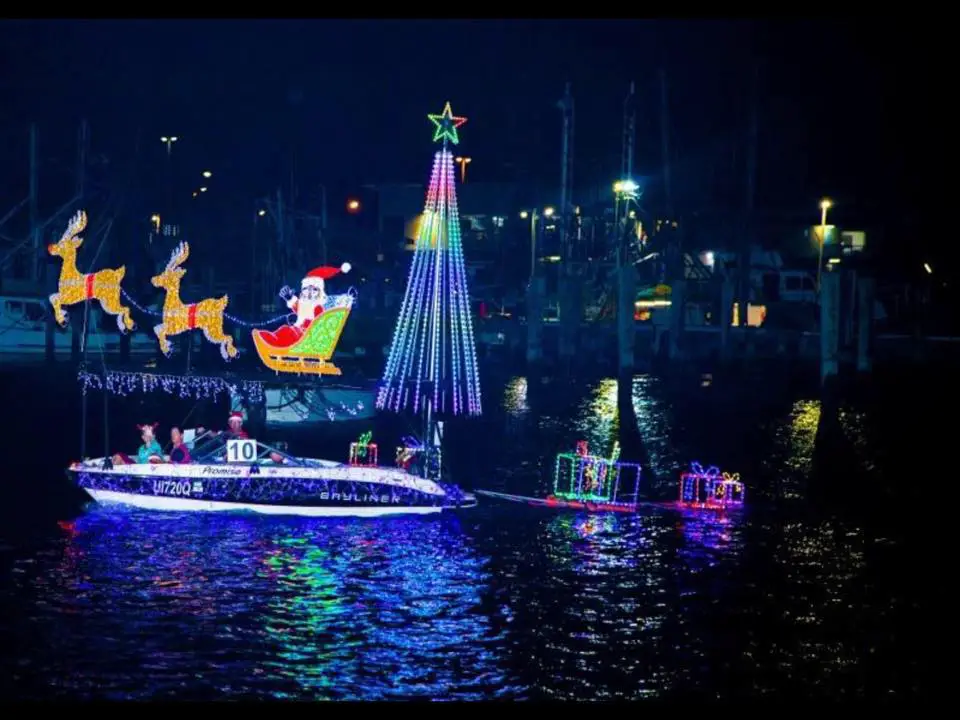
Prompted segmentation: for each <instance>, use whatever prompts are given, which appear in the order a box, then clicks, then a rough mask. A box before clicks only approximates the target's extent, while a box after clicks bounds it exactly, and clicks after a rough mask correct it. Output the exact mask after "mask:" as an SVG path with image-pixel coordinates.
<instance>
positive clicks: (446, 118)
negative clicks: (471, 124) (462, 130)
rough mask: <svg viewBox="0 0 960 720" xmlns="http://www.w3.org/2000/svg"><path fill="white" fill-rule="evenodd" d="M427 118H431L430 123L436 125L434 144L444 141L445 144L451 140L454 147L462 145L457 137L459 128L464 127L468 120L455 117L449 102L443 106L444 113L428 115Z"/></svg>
mask: <svg viewBox="0 0 960 720" xmlns="http://www.w3.org/2000/svg"><path fill="white" fill-rule="evenodd" d="M427 117H428V118H430V122H432V123H433V124H434V131H433V141H434V142H438V141H443V142H444V143H445V142H446V141H447V140H449V141H450V142H452V143H453V144H454V145H457V144H459V143H460V138H459V137H458V136H457V128H458V127H460V126H461V125H463V124H464V123H465V122H466V121H467V119H466V118H465V117H457V116H456V115H454V114H453V111H452V110H451V109H450V103H449V102H448V103H447V104H446V105H444V106H443V112H442V113H440V114H439V115H427Z"/></svg>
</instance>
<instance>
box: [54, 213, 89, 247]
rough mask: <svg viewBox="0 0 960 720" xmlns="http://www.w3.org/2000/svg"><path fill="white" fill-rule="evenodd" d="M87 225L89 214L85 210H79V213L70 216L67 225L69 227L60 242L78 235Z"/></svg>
mask: <svg viewBox="0 0 960 720" xmlns="http://www.w3.org/2000/svg"><path fill="white" fill-rule="evenodd" d="M85 227H87V214H86V213H85V212H84V211H83V210H78V211H77V214H76V215H74V216H73V217H72V218H70V223H69V224H68V225H67V229H66V230H64V231H63V235H62V236H61V237H60V242H63V241H64V240H69V239H70V238H74V237H76V236H77V235H79V234H80V233H82V232H83V230H84V228H85Z"/></svg>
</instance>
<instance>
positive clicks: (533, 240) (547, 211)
mask: <svg viewBox="0 0 960 720" xmlns="http://www.w3.org/2000/svg"><path fill="white" fill-rule="evenodd" d="M553 212H554V209H553V208H552V207H545V208H544V209H543V217H551V216H552V215H553ZM527 218H530V280H531V281H533V273H534V270H536V267H537V221H538V220H539V219H540V213H539V212H537V209H536V208H534V209H533V210H529V211H527V210H521V211H520V219H521V220H526V219H527Z"/></svg>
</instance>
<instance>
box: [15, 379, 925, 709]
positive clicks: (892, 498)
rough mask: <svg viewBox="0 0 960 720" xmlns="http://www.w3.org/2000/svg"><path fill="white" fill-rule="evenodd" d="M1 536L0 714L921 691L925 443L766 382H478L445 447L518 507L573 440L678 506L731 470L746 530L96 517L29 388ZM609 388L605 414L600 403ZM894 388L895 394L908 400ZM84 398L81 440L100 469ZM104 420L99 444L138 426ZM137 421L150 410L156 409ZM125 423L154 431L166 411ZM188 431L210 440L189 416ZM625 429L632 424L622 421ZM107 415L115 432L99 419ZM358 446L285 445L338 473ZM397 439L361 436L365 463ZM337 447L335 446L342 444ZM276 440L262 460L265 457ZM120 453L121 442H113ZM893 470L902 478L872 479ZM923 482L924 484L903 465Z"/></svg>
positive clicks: (510, 519)
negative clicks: (690, 466) (139, 706)
mask: <svg viewBox="0 0 960 720" xmlns="http://www.w3.org/2000/svg"><path fill="white" fill-rule="evenodd" d="M31 382H35V379H30V378H29V377H26V376H24V377H22V378H19V379H17V378H14V379H13V380H11V378H10V377H9V375H8V376H7V377H6V378H5V383H4V388H5V389H4V395H3V397H2V400H3V402H4V403H5V404H6V407H8V408H18V409H19V411H18V413H16V414H15V415H13V416H12V417H13V418H15V420H16V422H15V424H10V425H8V426H7V429H6V430H5V440H4V447H3V449H4V451H5V454H6V456H7V457H24V456H29V455H32V456H33V457H34V459H33V460H32V461H31V463H30V464H29V465H28V464H27V463H21V464H19V465H18V466H17V468H16V471H15V472H14V473H13V474H11V475H8V476H7V477H6V484H7V485H8V486H9V489H8V493H9V494H8V497H7V502H6V503H5V506H4V511H3V513H2V514H0V519H2V521H3V522H2V527H0V647H2V657H0V692H2V694H0V697H5V698H7V699H11V698H28V697H37V698H39V697H46V698H77V699H80V698H108V699H128V698H129V699H156V698H179V699H207V698H241V697H261V698H297V699H311V698H312V699H389V698H437V699H492V698H526V699H552V698H578V699H604V698H643V697H650V698H657V697H667V698H671V697H687V696H691V695H694V696H703V697H710V698H717V697H720V698H732V697H744V696H757V695H765V694H777V695H778V696H783V695H784V694H788V695H791V696H799V697H837V696H848V697H890V696H893V697H909V696H913V695H915V694H918V693H921V692H923V691H924V690H925V689H926V687H925V684H924V683H925V680H924V678H923V675H922V673H921V670H920V668H921V665H922V662H921V656H920V648H922V647H924V646H925V645H926V644H927V642H928V641H927V639H926V638H925V637H924V636H923V634H922V633H921V631H920V622H919V620H920V617H921V613H922V611H923V606H922V604H921V603H922V599H921V596H920V593H919V591H918V589H917V588H918V587H919V586H918V584H917V583H918V578H919V576H920V570H919V569H918V568H917V567H916V565H917V563H916V559H917V558H918V557H920V556H921V555H922V552H921V550H920V549H919V548H918V546H917V541H916V539H915V538H914V537H913V534H912V527H913V522H914V521H913V520H912V519H911V518H912V515H911V507H912V506H913V505H914V504H916V503H917V502H918V494H917V492H914V491H913V490H911V488H910V487H907V488H906V489H905V488H904V484H903V483H902V482H900V480H901V479H902V477H901V475H900V474H899V473H902V470H900V468H902V467H904V466H909V463H910V462H913V460H912V459H911V458H913V457H914V456H915V455H916V454H917V447H918V446H917V442H918V438H920V437H922V436H923V434H924V433H925V432H926V430H925V427H924V425H923V419H922V418H916V417H915V418H913V420H912V422H911V423H910V427H907V428H905V427H904V423H903V422H902V421H901V417H902V415H901V412H902V411H901V409H900V407H899V406H898V405H897V404H896V403H895V402H893V401H892V400H889V399H888V400H887V401H885V402H882V403H881V402H873V403H870V404H869V405H866V404H861V405H848V406H844V407H842V408H840V409H839V411H837V412H834V413H832V415H833V416H834V417H832V422H831V423H829V425H830V427H831V428H833V430H832V435H831V439H829V440H827V439H824V437H825V436H824V434H823V433H821V437H820V438H819V440H818V436H817V429H818V426H821V427H822V426H824V421H823V418H822V417H821V412H822V408H821V406H820V403H819V401H817V400H815V399H812V398H811V397H810V396H809V395H808V396H807V397H804V395H805V393H804V392H802V391H799V390H790V389H783V388H784V387H785V385H786V384H785V383H783V382H778V383H774V382H772V381H769V380H764V379H762V378H756V379H754V380H752V381H750V382H746V381H744V380H742V379H741V380H738V381H736V383H734V382H732V381H731V382H730V383H729V384H728V385H727V386H724V383H722V382H720V381H716V382H711V381H709V380H705V379H702V378H699V377H697V378H689V379H687V380H684V381H679V382H678V381H674V382H671V383H669V384H668V383H667V382H665V381H662V380H659V379H657V378H654V377H651V376H642V377H637V378H635V379H634V381H633V386H632V411H631V409H630V403H629V402H627V400H628V399H630V397H631V393H630V392H629V388H628V389H626V391H625V389H624V388H620V387H619V385H618V383H617V382H616V381H615V380H601V381H598V382H594V383H590V384H582V385H578V384H572V383H565V382H550V383H542V382H540V381H533V380H531V382H530V387H528V384H527V380H526V379H525V378H522V377H516V378H511V379H509V380H507V381H506V382H502V383H500V384H497V383H495V382H492V381H491V382H488V383H487V386H486V394H485V398H486V409H487V412H488V414H487V417H486V418H485V419H483V420H482V421H479V422H476V423H473V424H463V425H458V426H455V427H453V428H451V436H452V438H453V440H452V443H451V451H450V460H451V463H452V464H453V465H454V467H455V471H456V472H457V475H458V480H460V481H461V482H462V483H463V484H464V485H466V486H468V487H482V488H489V489H496V490H507V491H510V492H518V493H525V494H532V493H542V492H544V491H545V490H546V489H547V487H548V486H549V485H550V484H551V483H552V480H551V473H552V468H553V457H554V455H555V454H556V452H558V451H561V450H568V449H571V448H572V447H573V446H574V444H575V443H576V441H577V440H578V439H581V438H585V439H587V440H589V442H590V443H591V447H592V449H594V450H596V451H598V452H604V453H605V452H606V451H607V450H608V449H609V447H610V444H611V443H612V441H613V439H615V438H619V439H620V440H621V441H622V443H623V446H624V455H625V457H627V458H629V459H639V460H642V461H643V462H644V464H645V465H647V466H648V469H647V470H646V471H645V475H646V476H645V484H646V489H647V491H648V493H649V495H651V496H652V497H655V498H667V497H673V496H674V494H675V488H676V480H677V474H678V471H679V470H680V468H681V467H682V466H684V465H685V464H686V463H688V462H689V461H690V460H694V459H695V460H699V461H701V462H703V463H714V464H718V465H721V466H722V467H724V469H730V470H732V471H739V472H740V473H741V475H742V477H743V478H744V479H745V480H746V483H747V501H748V508H747V509H746V511H745V512H744V513H743V514H742V515H740V516H728V517H726V518H718V517H715V516H709V515H703V514H698V513H694V512H683V513H681V512H677V511H674V510H663V511H660V510H657V511H646V512H643V513H641V514H639V515H638V516H635V517H633V516H630V517H614V516H609V515H589V514H578V513H573V512H569V513H560V512H553V511H547V510H543V509H536V508H529V507H525V506H514V505H505V504H497V503H494V502H492V501H487V502H483V503H482V505H481V506H480V507H478V508H476V509H474V510H471V511H465V512H462V513H460V514H459V515H449V516H443V517H436V518H419V517H414V518H393V519H379V520H370V519H363V520H351V519H335V520H323V519H311V520H303V519H281V518H261V517H255V516H223V515H192V514H184V515H179V514H163V513H149V512H141V511H131V510H122V509H117V508H106V507H96V506H90V507H88V508H87V509H86V511H85V512H82V513H80V511H79V509H78V508H79V505H78V498H77V496H76V494H74V493H72V492H71V491H70V489H69V488H68V487H66V486H65V484H64V482H65V481H63V480H61V478H62V477H63V474H62V468H63V466H64V465H65V464H66V463H68V462H69V461H70V460H73V459H76V457H77V456H78V454H79V453H78V451H77V444H78V441H77V439H76V438H77V428H78V427H79V420H78V417H79V412H78V407H77V405H78V403H77V401H76V398H75V396H76V395H77V392H76V386H75V384H74V385H70V384H68V383H63V384H62V385H61V386H58V388H59V389H58V388H54V387H53V386H49V387H47V388H45V389H37V388H34V389H33V390H32V391H31V392H32V393H33V395H31V396H30V400H29V402H26V401H25V400H24V398H26V397H27V396H26V394H25V393H26V389H27V388H29V387H31V385H30V383H31ZM618 389H619V391H620V392H619V398H620V403H619V406H618ZM903 392H905V391H903ZM101 402H102V400H101V398H100V396H99V395H94V396H91V400H90V403H91V408H93V409H92V410H90V416H91V419H90V421H89V425H90V427H88V433H89V434H90V436H92V437H93V438H94V439H92V440H90V441H89V442H90V444H91V445H93V446H95V448H96V449H95V450H88V453H90V454H93V453H94V452H96V453H99V452H100V449H101V447H102V445H103V437H102V433H103V430H102V417H99V418H98V416H97V413H96V412H95V411H94V410H96V409H99V408H100V403H101ZM157 402H158V401H157V400H155V399H150V398H149V397H148V398H147V399H142V398H135V397H131V398H127V399H124V400H123V401H113V405H112V406H111V429H110V432H111V437H112V438H113V439H114V444H113V445H110V441H109V440H108V441H107V444H108V445H110V446H111V447H112V448H113V449H117V448H119V447H126V446H127V445H129V446H131V448H130V449H132V446H134V445H135V444H136V442H137V438H136V433H135V430H133V427H132V426H133V423H134V422H136V421H143V420H147V419H151V418H152V417H156V418H158V419H163V418H164V417H174V418H177V419H178V420H182V418H183V416H184V415H185V414H186V413H187V412H194V411H195V416H194V419H197V418H199V419H201V420H202V421H204V422H206V423H208V424H215V423H216V419H217V418H218V417H219V416H220V414H221V413H222V412H223V409H224V408H223V406H222V405H221V406H218V407H214V408H210V407H206V408H201V409H199V410H196V409H195V408H192V407H191V406H190V404H189V403H188V404H182V403H181V404H179V405H175V406H169V405H168V406H165V407H164V408H162V409H161V408H159V407H158V406H157V405H156V403H157ZM151 403H152V404H151ZM161 412H164V413H166V415H159V414H154V415H151V417H145V415H146V414H149V413H161ZM204 413H206V414H207V418H206V419H204V418H203V417H201V416H203V415H204ZM631 414H635V416H636V419H635V422H634V419H633V418H632V417H631ZM114 418H116V420H114ZM364 429H366V428H365V427H361V426H358V427H355V428H352V429H350V428H348V429H346V430H345V429H343V428H342V427H339V428H332V427H325V428H323V429H322V430H318V431H315V432H308V433H299V434H294V435H292V436H291V437H290V438H289V440H290V442H291V447H292V449H294V450H295V451H300V452H317V453H321V452H322V453H325V454H327V455H328V456H332V457H339V456H344V457H345V455H346V443H347V442H348V441H349V440H350V439H351V435H356V434H359V432H362V431H363V430H364ZM400 430H401V428H399V427H397V426H396V425H395V424H394V425H393V426H391V425H390V421H389V419H379V420H378V421H377V426H376V428H375V439H380V441H381V443H382V444H381V459H382V460H389V459H390V458H392V450H388V448H392V447H393V440H392V439H391V437H392V435H391V433H393V435H398V433H399V432H400ZM338 433H339V434H338ZM272 439H273V438H272ZM116 443H120V445H116ZM894 468H896V469H894ZM918 472H921V470H918Z"/></svg>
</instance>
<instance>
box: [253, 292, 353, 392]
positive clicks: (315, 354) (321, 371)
mask: <svg viewBox="0 0 960 720" xmlns="http://www.w3.org/2000/svg"><path fill="white" fill-rule="evenodd" d="M329 301H330V307H329V308H328V309H327V310H326V311H325V312H324V313H323V314H322V315H320V317H318V318H317V319H316V320H314V321H313V322H312V323H310V326H309V327H308V328H307V329H306V331H305V332H304V334H303V337H301V338H300V339H299V340H298V341H297V342H295V343H294V344H293V345H291V346H289V347H281V346H278V345H276V344H274V343H272V342H271V340H270V337H271V335H272V334H271V333H269V332H267V331H264V330H254V331H253V343H254V346H255V347H256V348H257V354H258V355H259V356H260V361H261V362H262V363H263V364H264V365H266V366H267V367H268V368H270V369H271V370H273V371H274V372H278V373H281V372H282V373H298V374H302V375H340V374H341V373H340V368H338V367H337V366H336V365H334V364H333V363H332V362H331V361H330V360H331V358H333V353H334V352H335V351H336V349H337V343H339V342H340V335H341V334H342V333H343V328H344V326H346V324H347V318H349V317H350V311H351V310H352V308H353V302H354V296H353V295H352V294H349V293H348V294H343V295H334V296H330V298H329Z"/></svg>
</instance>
